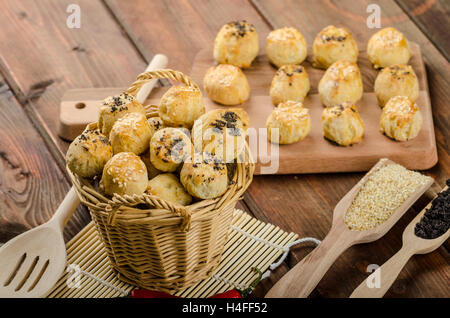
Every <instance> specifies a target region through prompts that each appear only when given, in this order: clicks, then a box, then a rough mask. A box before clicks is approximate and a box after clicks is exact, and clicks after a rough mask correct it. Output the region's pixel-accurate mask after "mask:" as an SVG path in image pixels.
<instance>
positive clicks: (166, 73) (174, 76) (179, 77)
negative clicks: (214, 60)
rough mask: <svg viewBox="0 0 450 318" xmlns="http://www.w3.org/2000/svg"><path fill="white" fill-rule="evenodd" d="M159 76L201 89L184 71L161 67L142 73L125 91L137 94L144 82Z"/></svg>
mask: <svg viewBox="0 0 450 318" xmlns="http://www.w3.org/2000/svg"><path fill="white" fill-rule="evenodd" d="M157 78H167V79H171V80H174V81H177V82H180V83H183V84H185V85H187V86H190V87H195V88H197V89H200V88H199V87H198V85H197V84H196V83H195V82H194V81H193V80H192V79H191V78H190V77H189V76H187V75H185V74H183V73H182V72H179V71H174V70H171V69H159V70H154V71H150V72H145V73H142V74H140V75H139V76H138V77H137V79H136V81H135V82H134V83H133V84H131V86H130V87H129V88H128V89H127V90H126V91H125V92H126V93H128V94H130V95H133V96H136V94H137V93H138V92H139V90H140V89H141V87H142V86H143V85H144V84H146V83H148V82H150V81H151V80H153V79H157Z"/></svg>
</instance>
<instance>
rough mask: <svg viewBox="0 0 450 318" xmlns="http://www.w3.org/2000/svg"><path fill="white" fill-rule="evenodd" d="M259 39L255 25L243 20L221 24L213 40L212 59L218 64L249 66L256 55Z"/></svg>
mask: <svg viewBox="0 0 450 318" xmlns="http://www.w3.org/2000/svg"><path fill="white" fill-rule="evenodd" d="M258 51H259V40H258V33H257V32H256V29H255V27H254V26H253V25H252V24H250V23H248V22H247V21H245V20H242V21H235V22H230V23H227V24H225V25H224V26H222V28H221V29H220V31H219V33H218V34H217V36H216V39H215V40H214V59H215V60H216V61H217V62H218V63H219V64H232V65H235V66H237V67H242V68H247V67H250V65H251V64H252V61H253V60H254V59H255V57H256V56H257V55H258Z"/></svg>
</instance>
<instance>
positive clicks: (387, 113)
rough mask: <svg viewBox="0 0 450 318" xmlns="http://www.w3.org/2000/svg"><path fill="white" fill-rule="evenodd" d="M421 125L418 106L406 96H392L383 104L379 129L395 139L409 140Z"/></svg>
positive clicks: (415, 135) (417, 132) (414, 135)
mask: <svg viewBox="0 0 450 318" xmlns="http://www.w3.org/2000/svg"><path fill="white" fill-rule="evenodd" d="M421 127H422V114H421V113H420V110H419V107H417V105H416V104H415V103H414V102H413V101H411V100H410V99H409V98H408V97H406V96H395V97H392V98H391V99H390V100H389V101H388V102H387V104H386V106H384V108H383V113H382V114H381V118H380V131H381V133H384V134H385V135H386V136H388V137H390V138H392V139H395V140H397V141H407V140H411V139H413V138H415V137H417V135H418V134H419V131H420V128H421Z"/></svg>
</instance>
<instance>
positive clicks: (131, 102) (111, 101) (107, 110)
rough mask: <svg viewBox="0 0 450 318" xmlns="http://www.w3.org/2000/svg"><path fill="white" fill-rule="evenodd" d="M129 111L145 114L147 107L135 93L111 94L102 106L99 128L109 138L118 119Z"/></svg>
mask: <svg viewBox="0 0 450 318" xmlns="http://www.w3.org/2000/svg"><path fill="white" fill-rule="evenodd" d="M129 113H140V114H142V115H144V116H145V108H144V106H142V104H141V103H139V102H138V101H137V100H136V98H135V97H134V96H133V95H130V94H127V93H122V94H120V95H118V96H110V97H108V98H106V99H105V100H104V101H103V103H102V105H101V106H100V117H99V119H98V128H99V129H100V131H101V132H102V134H103V135H105V136H106V137H108V138H109V132H110V131H111V129H112V126H113V125H114V123H115V122H116V120H118V119H119V118H121V117H123V116H125V115H126V114H129Z"/></svg>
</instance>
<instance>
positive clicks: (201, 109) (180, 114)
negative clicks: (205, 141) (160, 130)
mask: <svg viewBox="0 0 450 318" xmlns="http://www.w3.org/2000/svg"><path fill="white" fill-rule="evenodd" d="M204 113H205V105H203V97H202V93H201V92H200V90H199V89H198V88H195V87H191V86H186V85H178V86H172V87H171V88H170V89H169V90H168V91H167V92H165V93H164V95H163V96H162V97H161V101H160V103H159V106H158V114H159V117H160V118H161V119H162V121H163V122H164V124H165V125H166V126H169V127H184V128H189V129H190V128H191V127H192V125H193V124H194V121H195V120H196V119H197V118H198V117H200V116H201V115H203V114H204Z"/></svg>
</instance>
